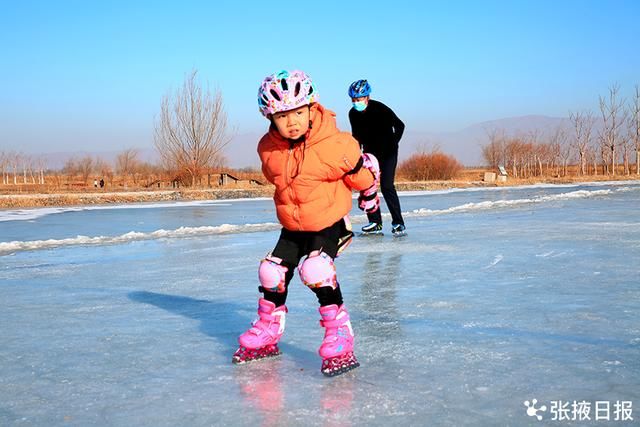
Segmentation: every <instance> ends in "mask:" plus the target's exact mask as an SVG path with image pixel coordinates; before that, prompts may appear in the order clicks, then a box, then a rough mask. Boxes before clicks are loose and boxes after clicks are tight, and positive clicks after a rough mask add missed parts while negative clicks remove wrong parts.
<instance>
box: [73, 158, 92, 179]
mask: <svg viewBox="0 0 640 427" xmlns="http://www.w3.org/2000/svg"><path fill="white" fill-rule="evenodd" d="M77 167H78V172H79V173H80V176H81V177H82V182H83V183H84V185H87V180H88V179H89V175H91V172H92V171H93V158H92V157H91V156H84V157H83V158H81V159H80V160H78V163H77Z"/></svg>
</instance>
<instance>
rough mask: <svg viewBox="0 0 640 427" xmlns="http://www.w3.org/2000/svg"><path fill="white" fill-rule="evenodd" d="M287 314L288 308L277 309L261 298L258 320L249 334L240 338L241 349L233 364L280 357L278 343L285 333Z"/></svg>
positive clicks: (237, 352)
mask: <svg viewBox="0 0 640 427" xmlns="http://www.w3.org/2000/svg"><path fill="white" fill-rule="evenodd" d="M286 313H287V307H286V306H284V305H282V306H280V307H278V308H276V306H275V304H274V303H272V302H271V301H267V300H266V299H264V298H260V300H259V301H258V318H257V319H256V320H255V321H254V322H253V323H252V326H251V328H250V329H249V330H248V331H247V332H245V333H244V334H242V335H240V337H238V343H239V344H240V347H239V348H238V350H236V352H235V353H234V354H233V359H232V361H233V363H236V364H240V363H245V362H250V361H252V360H258V359H264V358H265V357H273V356H278V355H280V349H279V348H278V341H280V337H282V334H283V332H284V324H285V315H286Z"/></svg>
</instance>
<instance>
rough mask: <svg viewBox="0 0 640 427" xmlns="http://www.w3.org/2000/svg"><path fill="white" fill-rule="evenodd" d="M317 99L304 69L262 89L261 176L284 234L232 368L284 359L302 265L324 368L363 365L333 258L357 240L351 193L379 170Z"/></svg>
mask: <svg viewBox="0 0 640 427" xmlns="http://www.w3.org/2000/svg"><path fill="white" fill-rule="evenodd" d="M318 99H319V98H318V92H317V90H316V87H315V85H314V84H313V83H312V81H311V79H310V78H309V76H307V75H306V74H305V73H303V72H302V71H292V72H287V71H280V72H278V73H275V74H272V75H270V76H267V77H266V78H265V80H264V81H263V82H262V85H261V86H260V89H259V91H258V105H259V108H260V111H261V112H262V114H263V115H264V116H265V117H266V118H267V119H268V120H269V122H270V126H269V130H268V132H267V133H266V134H265V135H264V136H263V137H262V139H261V140H260V142H259V144H258V154H259V155H260V160H261V161H262V172H263V173H264V175H265V177H266V178H267V179H268V180H269V182H271V183H272V184H274V185H275V194H274V197H273V199H274V202H275V205H276V214H277V216H278V220H279V221H280V223H281V224H282V226H283V228H282V230H281V232H280V238H279V239H278V242H277V243H276V246H275V248H274V249H273V251H272V252H271V253H269V254H268V255H267V256H266V258H265V259H263V260H262V261H261V262H260V266H259V269H258V277H259V280H260V285H261V286H260V287H259V288H258V289H259V291H260V292H261V293H262V294H263V297H262V298H260V300H259V301H258V318H257V319H256V321H255V322H254V323H253V324H252V327H251V328H250V329H249V330H248V331H246V332H245V333H243V334H242V335H240V337H239V338H238V342H239V343H240V347H239V348H238V350H237V351H236V352H235V354H234V355H233V362H234V363H243V362H247V361H250V360H255V359H260V358H263V357H269V356H275V355H278V354H280V352H279V349H278V341H279V340H280V338H281V336H282V334H283V332H284V326H285V316H286V313H287V307H286V306H285V301H286V299H287V292H288V287H289V283H290V282H291V279H292V278H293V275H294V270H295V269H296V267H298V268H297V269H298V273H299V275H300V278H301V279H302V282H303V283H304V284H305V285H307V286H308V287H309V288H310V289H311V290H312V291H313V292H314V293H315V294H316V296H317V298H318V302H319V303H320V309H319V311H320V316H321V320H320V324H321V325H322V326H323V327H324V328H325V335H324V340H323V341H322V345H321V346H320V349H319V350H318V353H319V354H320V357H321V358H322V368H321V370H322V372H323V373H324V374H325V375H327V376H333V375H337V374H340V373H343V372H346V371H348V370H351V369H354V368H356V367H358V366H359V363H358V361H357V359H356V357H355V355H354V353H353V341H354V336H353V330H352V328H351V323H350V321H349V313H348V312H347V309H346V307H345V305H344V304H343V299H342V293H341V291H340V285H339V284H338V279H337V275H336V269H335V266H334V259H335V258H336V257H337V256H338V254H339V253H340V252H341V251H342V250H343V249H344V248H345V247H346V245H347V244H348V243H349V242H350V240H351V237H352V236H353V233H352V232H351V225H350V222H349V219H348V216H347V215H348V213H349V211H350V210H351V203H352V199H351V190H352V189H355V190H360V191H364V190H370V191H371V190H372V187H373V191H375V187H376V186H377V179H376V176H377V174H378V173H379V172H378V171H377V169H376V166H377V162H376V161H375V159H373V158H372V156H369V155H362V154H361V152H360V147H359V146H358V143H357V141H356V140H355V139H353V137H352V136H351V135H349V133H347V132H340V131H339V130H338V128H337V127H336V119H335V114H334V113H333V112H332V111H330V110H327V109H325V108H324V107H323V106H322V105H320V104H319V103H318ZM302 259H304V260H303V261H302V263H301V264H300V265H299V266H298V264H299V263H300V260H302Z"/></svg>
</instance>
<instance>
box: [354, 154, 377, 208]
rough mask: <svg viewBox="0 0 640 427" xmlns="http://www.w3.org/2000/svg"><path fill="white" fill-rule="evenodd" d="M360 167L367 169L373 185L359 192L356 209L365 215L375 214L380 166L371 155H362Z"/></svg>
mask: <svg viewBox="0 0 640 427" xmlns="http://www.w3.org/2000/svg"><path fill="white" fill-rule="evenodd" d="M362 160H363V163H362V166H363V167H364V168H366V169H369V170H370V171H371V173H372V174H373V178H374V180H373V184H372V185H371V187H369V188H367V189H366V190H362V191H361V192H360V196H359V197H358V207H359V208H360V209H362V210H363V211H365V212H366V213H371V212H375V211H377V210H378V208H379V207H380V197H379V196H378V185H379V183H380V165H379V164H378V159H376V157H375V156H374V155H373V154H369V153H364V154H363V155H362Z"/></svg>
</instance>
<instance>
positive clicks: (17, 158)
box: [0, 151, 46, 185]
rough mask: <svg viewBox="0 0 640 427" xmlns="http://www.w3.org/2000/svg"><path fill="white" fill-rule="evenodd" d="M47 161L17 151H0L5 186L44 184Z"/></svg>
mask: <svg viewBox="0 0 640 427" xmlns="http://www.w3.org/2000/svg"><path fill="white" fill-rule="evenodd" d="M45 170H46V159H45V158H44V157H43V156H32V155H28V154H24V153H18V152H15V151H0V172H1V173H2V180H1V182H2V184H3V185H9V184H13V185H17V184H19V183H21V184H26V183H32V184H44V181H45Z"/></svg>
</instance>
